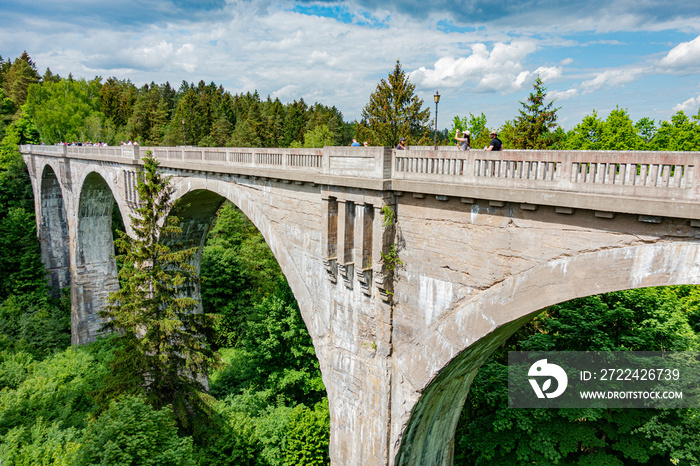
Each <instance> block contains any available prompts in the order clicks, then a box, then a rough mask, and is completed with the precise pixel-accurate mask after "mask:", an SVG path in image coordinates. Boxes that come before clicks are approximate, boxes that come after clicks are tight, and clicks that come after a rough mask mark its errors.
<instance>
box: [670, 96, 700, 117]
mask: <svg viewBox="0 0 700 466" xmlns="http://www.w3.org/2000/svg"><path fill="white" fill-rule="evenodd" d="M699 106H700V96H697V97H692V98H690V99H688V100H686V101H685V102H683V103H681V104H678V105H676V106H675V107H673V111H674V112H680V111H682V112H684V113H686V114H694V113H695V109H697V108H698V107H699Z"/></svg>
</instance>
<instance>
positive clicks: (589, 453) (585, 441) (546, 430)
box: [454, 285, 700, 464]
mask: <svg viewBox="0 0 700 466" xmlns="http://www.w3.org/2000/svg"><path fill="white" fill-rule="evenodd" d="M699 304H700V287H698V286H697V285H676V286H668V287H653V288H641V289H632V290H623V291H617V292H611V293H606V294H602V295H592V296H587V297H583V298H577V299H574V300H571V301H567V302H564V303H560V304H556V305H553V306H550V307H548V308H547V309H545V310H544V311H543V312H541V313H539V314H538V315H537V316H536V317H535V318H534V319H533V320H532V321H531V322H530V323H528V324H526V325H525V326H523V327H521V328H520V329H518V331H517V332H516V333H515V334H514V335H512V336H511V337H510V338H509V339H508V340H507V341H506V342H505V343H504V344H503V345H502V346H501V347H499V348H498V349H497V350H496V351H495V352H494V353H493V354H492V355H491V356H490V357H489V358H488V360H487V361H486V362H485V363H484V365H482V366H481V367H480V368H479V371H478V373H477V374H476V377H475V379H474V381H473V383H472V386H471V387H470V391H469V395H468V396H467V400H466V402H465V406H464V408H463V410H462V414H461V417H460V421H459V423H458V425H457V431H456V433H455V442H454V447H455V461H454V463H455V464H480V463H483V462H492V463H494V464H504V463H508V462H510V463H513V464H514V463H517V462H523V463H538V462H539V463H541V462H543V461H544V459H545V458H547V457H548V458H549V461H550V462H551V463H555V462H559V463H560V464H577V463H578V462H580V461H582V460H583V461H588V462H589V464H591V463H596V464H678V463H679V462H680V463H683V462H684V461H688V460H692V461H689V462H691V463H694V462H696V461H697V459H698V457H699V456H698V454H699V453H700V452H698V450H697V448H695V447H693V446H692V445H693V443H694V440H695V438H697V435H698V427H700V426H697V425H694V424H693V422H692V418H693V413H692V410H688V409H681V408H678V409H671V410H666V409H614V408H610V409H602V408H598V409H561V410H559V409H524V410H523V409H510V408H508V366H507V364H508V351H557V352H568V351H586V352H588V351H662V350H666V351H696V350H697V349H698V342H699V341H700V306H699ZM632 385H633V386H632V387H630V388H634V386H636V387H637V388H639V387H640V385H639V384H637V383H635V382H634V381H633V382H632ZM606 388H611V386H610V385H608V386H607V387H606ZM674 388H675V387H674ZM685 395H690V394H689V393H687V392H686V393H685ZM657 406H659V407H660V406H661V405H660V404H657ZM527 430H529V431H530V432H528V433H526V431H527ZM671 432H675V434H674V435H670V433H671ZM516 458H520V459H519V460H517V459H516Z"/></svg>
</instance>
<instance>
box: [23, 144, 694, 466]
mask: <svg viewBox="0 0 700 466" xmlns="http://www.w3.org/2000/svg"><path fill="white" fill-rule="evenodd" d="M147 149H148V148H145V147H141V148H139V147H138V146H123V147H106V148H85V147H64V146H22V147H21V152H22V153H23V155H24V158H25V161H26V163H27V165H28V167H29V173H30V175H31V180H32V185H33V189H34V195H35V202H36V212H37V223H38V234H39V238H40V241H41V244H42V251H43V258H44V261H45V264H46V267H47V269H48V270H49V271H50V277H51V281H52V283H53V284H54V286H56V287H64V286H68V285H70V287H71V297H72V304H73V317H72V335H73V339H72V341H73V343H74V344H80V343H83V342H87V341H90V340H92V339H93V338H94V337H95V334H96V331H97V329H98V327H99V322H98V319H97V317H96V312H97V311H98V310H99V309H101V308H102V307H103V306H104V305H105V298H106V296H107V295H108V293H109V292H110V291H112V290H114V289H116V287H117V286H118V284H117V280H116V267H115V264H114V261H113V258H112V254H113V246H112V233H111V219H112V208H113V203H114V202H116V205H117V206H118V208H119V210H120V211H121V214H122V216H123V218H124V220H125V223H126V229H127V231H130V230H131V227H130V224H129V214H131V213H132V212H133V209H134V206H135V205H136V203H137V202H138V199H137V196H136V192H135V189H134V188H135V183H136V173H137V171H138V170H139V169H140V164H141V161H140V156H141V155H142V154H144V152H145V151H146V150H147ZM150 150H152V151H153V152H154V154H155V156H156V157H157V158H158V159H159V160H160V161H161V163H162V167H163V169H164V170H165V171H166V172H167V173H169V174H171V175H173V182H174V185H175V187H176V188H177V194H176V195H177V197H178V198H181V199H182V200H183V201H184V202H186V203H187V204H189V205H190V207H189V208H188V210H187V211H186V212H185V213H184V215H183V216H182V227H183V232H184V233H183V234H185V235H186V236H187V237H188V238H191V239H196V240H198V241H200V243H203V242H204V239H205V237H206V234H207V231H208V227H209V225H210V223H211V221H212V219H213V217H214V215H215V213H216V211H217V209H218V208H219V206H220V205H221V204H222V202H224V200H226V199H228V200H230V201H232V202H233V203H234V204H236V205H237V206H238V207H239V208H240V209H241V210H242V211H243V212H244V213H245V214H246V215H247V216H248V217H249V218H250V219H251V220H252V222H253V223H254V224H255V226H256V227H257V228H258V229H259V230H260V231H261V233H262V234H263V236H264V237H265V240H266V241H267V243H268V244H269V246H270V248H271V249H272V251H273V253H274V254H275V256H276V258H277V260H278V262H279V264H280V266H281V268H282V271H283V272H284V274H285V275H286V277H287V279H288V281H289V284H290V286H291V288H292V290H293V292H294V295H295V296H296V299H297V301H298V302H299V306H300V308H301V312H302V316H303V318H304V320H305V322H306V325H307V327H308V329H309V333H310V334H311V337H312V338H313V342H314V345H315V348H316V355H317V356H318V358H319V361H320V366H321V371H322V374H323V380H324V383H325V385H326V389H327V391H328V398H329V402H330V414H331V446H330V455H331V458H332V463H333V464H334V465H342V466H346V465H363V466H364V465H419V464H420V465H450V464H452V440H453V436H454V430H455V426H456V423H457V420H458V418H459V415H460V411H461V408H462V405H463V403H464V400H465V398H466V395H467V392H468V390H469V386H470V384H471V381H472V379H473V377H474V375H475V373H476V371H477V369H478V367H479V366H480V365H481V364H482V363H483V361H484V360H485V358H486V357H487V356H488V355H489V354H490V352H491V351H492V350H494V349H495V348H496V347H497V346H498V345H499V344H500V343H502V342H503V341H504V340H505V339H506V338H507V337H508V336H509V335H511V334H512V333H513V332H514V331H515V330H516V329H517V328H518V327H520V326H521V325H523V324H525V323H526V322H528V321H529V320H530V319H531V318H532V317H533V316H534V315H536V314H537V313H538V311H539V310H541V309H542V308H544V307H546V306H549V305H552V304H555V303H559V302H562V301H566V300H569V299H572V298H576V297H581V296H587V295H591V294H596V293H604V292H610V291H615V290H622V289H629V288H638V287H646V286H658V285H672V284H697V283H700V228H698V227H700V203H699V202H698V199H700V197H699V196H700V176H698V175H699V174H698V167H697V166H696V163H697V161H698V160H699V158H698V157H700V154H698V153H678V152H675V153H674V152H656V153H654V152H577V151H504V152H500V153H499V152H484V151H471V152H458V151H455V150H451V148H440V150H436V151H434V150H430V149H429V148H419V147H411V148H409V150H406V151H393V150H391V149H388V148H381V147H373V148H362V147H361V148H355V147H353V148H350V147H342V148H339V147H326V148H324V149H250V148H193V147H180V148H172V147H171V148H166V147H153V148H150Z"/></svg>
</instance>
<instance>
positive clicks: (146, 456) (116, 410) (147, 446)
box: [78, 396, 195, 466]
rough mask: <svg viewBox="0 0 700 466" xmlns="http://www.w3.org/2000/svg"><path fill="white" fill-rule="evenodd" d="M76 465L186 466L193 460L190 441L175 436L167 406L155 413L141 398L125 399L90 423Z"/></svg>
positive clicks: (191, 463) (126, 397)
mask: <svg viewBox="0 0 700 466" xmlns="http://www.w3.org/2000/svg"><path fill="white" fill-rule="evenodd" d="M78 464H115V465H116V464H119V465H133V466H147V465H153V466H156V465H162V466H171V465H172V466H175V465H178V466H186V465H194V464H195V461H194V453H193V445H192V438H191V437H182V438H181V437H178V435H177V427H176V426H175V420H174V419H173V413H172V410H171V408H170V407H164V408H162V409H161V410H156V409H154V408H153V407H152V406H151V405H150V404H149V403H148V402H147V401H146V400H144V399H142V398H139V397H136V396H125V397H123V398H120V399H118V400H115V401H112V402H111V403H110V404H109V408H108V409H107V410H106V411H105V412H104V413H102V415H100V417H99V418H97V419H96V420H92V421H91V422H90V424H89V425H88V427H87V429H86V430H85V435H84V436H83V448H82V449H81V458H80V460H79V463H78Z"/></svg>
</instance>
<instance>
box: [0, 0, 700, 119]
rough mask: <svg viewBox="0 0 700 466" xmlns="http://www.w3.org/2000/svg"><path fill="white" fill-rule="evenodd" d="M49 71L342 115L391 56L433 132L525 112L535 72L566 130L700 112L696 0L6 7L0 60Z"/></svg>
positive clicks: (160, 1)
mask: <svg viewBox="0 0 700 466" xmlns="http://www.w3.org/2000/svg"><path fill="white" fill-rule="evenodd" d="M24 50H26V51H27V52H28V53H29V55H30V56H31V57H32V59H33V60H34V61H35V62H36V64H37V68H38V70H39V72H40V73H41V74H43V72H44V71H45V70H46V68H47V67H48V68H50V69H51V71H52V72H54V73H58V74H60V75H61V76H64V77H65V76H67V75H68V74H69V73H72V74H73V76H74V77H84V78H87V79H91V78H93V77H95V76H101V77H103V78H105V79H106V78H107V77H109V76H116V77H117V78H119V79H129V80H131V81H132V82H133V83H134V84H136V85H138V86H141V85H143V84H145V83H150V82H151V81H154V82H156V83H164V82H166V81H169V82H170V83H171V84H172V85H173V86H174V87H176V88H177V87H179V84H180V83H181V82H182V81H183V80H185V81H188V82H195V83H197V82H199V81H200V80H204V81H205V82H207V83H209V82H211V81H213V82H215V83H216V84H217V85H223V86H224V88H226V89H227V90H228V91H230V92H231V93H241V92H247V91H251V92H252V91H255V90H257V91H258V92H259V93H260V95H261V96H262V97H263V98H264V97H266V96H267V95H270V96H271V97H272V98H275V97H279V98H280V100H282V101H283V102H290V101H292V100H294V99H298V98H300V97H303V98H304V100H305V101H306V102H307V103H314V102H320V103H323V104H325V105H329V106H331V105H335V106H336V107H337V108H339V109H340V110H341V111H342V112H343V115H344V117H345V119H346V120H347V121H352V120H354V119H356V118H359V117H360V114H361V111H362V108H363V107H364V106H365V105H366V104H367V102H368V100H369V95H370V94H371V93H372V92H373V91H374V89H375V88H376V86H377V83H378V82H379V80H380V79H382V78H386V76H387V75H388V74H389V73H390V72H391V71H392V70H393V67H394V65H395V63H396V61H397V60H399V61H400V62H401V65H402V67H403V69H404V70H405V71H406V72H407V73H409V74H410V76H411V81H412V82H413V83H414V84H415V85H416V92H417V93H418V95H419V96H420V97H421V98H423V99H424V100H425V103H426V105H428V106H429V107H430V108H431V111H434V109H435V104H434V102H433V97H432V96H433V94H434V93H435V91H436V90H439V92H440V94H441V96H442V99H441V100H440V104H439V116H438V126H439V127H440V128H444V127H449V126H451V120H452V118H453V117H454V116H455V115H458V116H467V115H468V114H469V113H474V114H477V115H478V114H480V113H482V112H483V113H484V114H485V115H486V117H487V120H488V123H489V126H494V127H497V126H499V125H501V124H502V123H503V122H504V121H505V120H508V119H512V118H513V117H514V116H515V115H517V112H518V109H519V108H520V104H519V102H520V101H524V100H526V99H527V96H528V94H529V93H530V91H531V90H532V83H533V81H534V79H535V77H536V76H537V75H538V74H539V75H540V76H541V78H542V79H543V80H544V81H545V86H546V87H547V90H548V96H549V97H550V98H556V105H557V106H559V107H561V109H560V110H559V117H560V122H561V124H562V125H563V126H564V127H565V128H566V129H570V128H571V127H573V126H574V125H575V124H577V123H579V122H580V121H581V119H582V118H583V117H584V116H585V115H589V114H591V113H592V111H593V110H596V111H597V112H598V115H599V116H602V117H603V118H604V117H606V116H607V114H608V113H609V112H610V110H611V109H614V108H615V107H616V106H619V107H621V108H625V109H627V110H628V111H629V113H630V115H631V117H632V119H634V120H635V121H636V120H638V119H639V118H642V117H650V118H652V119H654V120H656V121H657V122H658V121H660V120H668V119H670V117H671V115H673V114H674V113H675V112H677V111H678V110H683V111H685V112H686V114H688V115H696V114H697V113H698V108H699V107H700V2H699V1H698V0H677V1H674V2H670V1H666V0H664V1H653V0H604V1H603V0H585V1H581V0H525V1H520V0H495V1H491V0H466V1H461V2H455V1H448V0H432V1H429V0H403V1H399V0H382V1H377V0H348V1H342V0H338V1H332V0H329V1H303V0H300V1H296V2H271V1H268V0H202V1H185V0H139V1H134V0H118V1H114V0H109V1H108V0H2V2H0V55H2V57H3V59H8V58H15V57H17V56H19V55H20V54H21V53H22V51H24Z"/></svg>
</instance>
